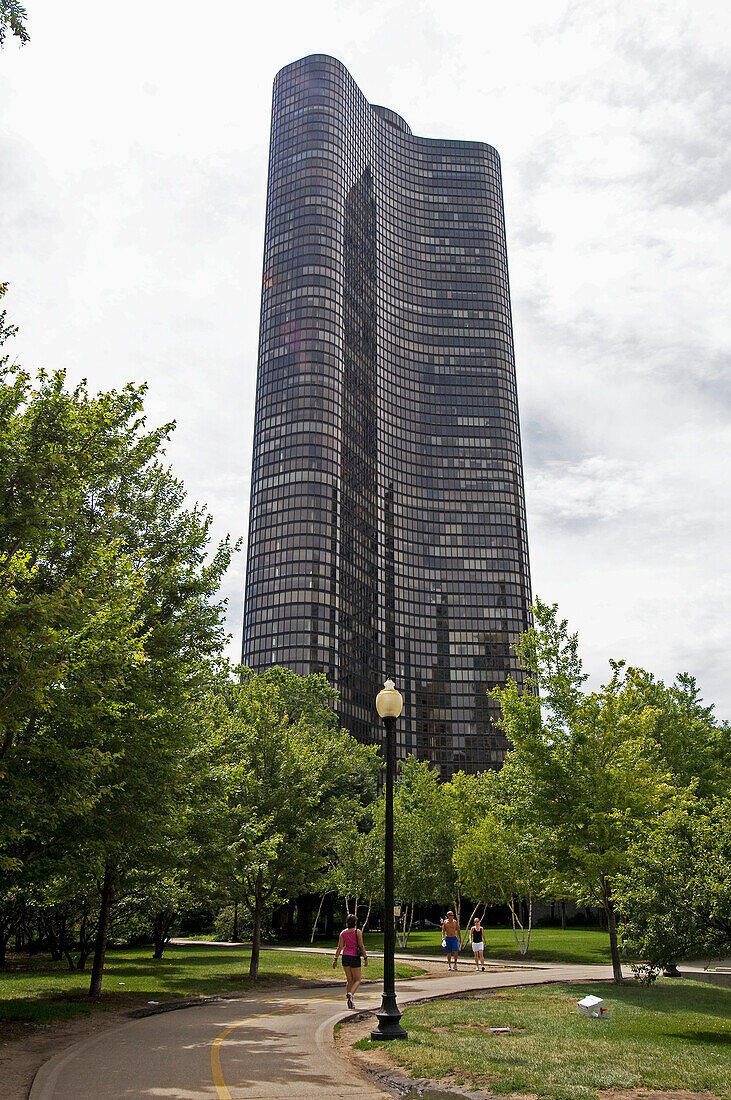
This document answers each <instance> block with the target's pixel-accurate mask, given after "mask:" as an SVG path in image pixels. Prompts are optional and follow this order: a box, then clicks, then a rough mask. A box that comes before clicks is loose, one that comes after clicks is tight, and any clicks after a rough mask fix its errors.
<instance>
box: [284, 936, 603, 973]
mask: <svg viewBox="0 0 731 1100" xmlns="http://www.w3.org/2000/svg"><path fill="white" fill-rule="evenodd" d="M485 931H486V934H485V958H486V959H506V960H510V961H517V962H521V961H523V962H556V963H588V964H591V963H597V964H601V963H610V962H611V961H612V960H611V956H610V954H609V935H608V934H607V933H606V932H601V931H599V929H598V928H596V929H595V928H567V929H565V930H563V929H561V928H534V929H533V931H532V932H531V937H530V950H529V951H528V954H527V955H521V954H520V952H519V951H518V949H517V947H516V946H515V937H514V936H513V930H512V928H487V929H486V930H485ZM336 942H337V941H333V949H334V945H335V943H336ZM300 945H301V946H309V943H307V944H304V943H301V941H300ZM366 945H367V947H368V948H369V950H372V951H380V950H382V947H383V936H382V934H381V933H380V932H373V933H370V932H366ZM313 946H314V947H324V946H327V947H329V946H330V943H329V942H328V941H325V940H316V941H315V943H314V945H313ZM396 952H397V953H399V954H406V955H411V954H413V955H443V954H444V949H443V948H442V936H441V933H440V931H439V929H438V928H429V929H424V930H419V931H418V932H412V933H411V935H410V936H409V943H408V947H407V948H406V949H405V950H404V949H403V948H401V947H399V945H398V943H397V944H396ZM461 958H463V959H466V960H469V962H472V951H471V949H470V945H469V936H467V946H466V948H463V949H462V954H461Z"/></svg>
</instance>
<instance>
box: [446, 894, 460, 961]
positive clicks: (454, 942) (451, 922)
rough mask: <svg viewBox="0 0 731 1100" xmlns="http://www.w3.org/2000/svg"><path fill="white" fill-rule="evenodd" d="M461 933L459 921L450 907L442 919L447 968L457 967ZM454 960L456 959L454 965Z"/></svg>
mask: <svg viewBox="0 0 731 1100" xmlns="http://www.w3.org/2000/svg"><path fill="white" fill-rule="evenodd" d="M459 935H460V933H459V921H458V920H457V918H456V917H455V915H454V913H453V912H452V910H451V909H450V910H449V912H448V913H447V915H446V917H445V918H444V920H443V921H442V947H443V948H444V950H445V952H446V955H447V970H456V969H457V958H458V956H459ZM452 960H454V966H452Z"/></svg>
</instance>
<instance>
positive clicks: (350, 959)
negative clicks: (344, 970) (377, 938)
mask: <svg viewBox="0 0 731 1100" xmlns="http://www.w3.org/2000/svg"><path fill="white" fill-rule="evenodd" d="M343 966H352V967H353V969H356V968H357V969H358V970H360V955H343Z"/></svg>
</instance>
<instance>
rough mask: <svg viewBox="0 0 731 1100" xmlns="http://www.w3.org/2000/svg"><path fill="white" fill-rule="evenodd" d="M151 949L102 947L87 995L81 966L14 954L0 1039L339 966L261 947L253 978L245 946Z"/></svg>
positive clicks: (378, 971) (374, 968) (376, 962)
mask: <svg viewBox="0 0 731 1100" xmlns="http://www.w3.org/2000/svg"><path fill="white" fill-rule="evenodd" d="M151 956H152V948H150V947H145V948H139V947H137V948H112V949H110V950H109V951H108V952H107V957H106V966H105V968H104V981H103V985H102V996H101V998H99V999H98V1000H90V999H89V998H88V997H87V990H88V988H89V972H88V971H87V972H85V973H81V974H79V973H76V972H73V971H70V970H68V969H65V968H64V967H63V966H62V965H61V964H60V963H53V962H51V961H50V960H49V959H48V958H47V957H42V956H39V957H36V958H31V959H26V958H22V959H16V960H12V959H11V961H10V964H9V968H8V970H6V971H3V972H0V1039H7V1038H11V1037H13V1036H16V1035H18V1034H19V1033H22V1030H23V1029H24V1028H26V1027H27V1026H28V1025H36V1026H42V1025H48V1024H51V1023H53V1022H54V1021H56V1020H68V1019H70V1018H71V1017H73V1016H78V1015H88V1014H89V1013H91V1012H95V1011H99V1010H104V1009H111V1008H123V1007H124V1006H125V1005H129V1007H130V1008H132V1007H137V1006H138V1005H140V1004H145V1003H146V1002H147V1001H148V1000H149V1001H160V1002H162V1001H169V1000H174V999H177V998H181V997H196V996H206V995H209V994H214V993H218V994H227V993H228V994H231V993H234V992H239V991H241V990H247V989H251V988H254V987H257V988H258V987H259V986H264V987H271V986H272V985H274V984H285V983H286V982H289V981H298V980H299V981H308V980H309V981H315V980H325V979H330V980H338V979H340V978H341V977H342V968H339V969H338V971H335V970H333V968H332V958H331V957H328V956H326V955H305V954H303V953H300V952H295V951H291V952H289V951H263V952H262V954H261V961H260V967H259V981H258V982H257V983H252V982H251V980H250V979H249V976H248V971H249V960H250V957H251V952H250V949H249V948H248V947H243V946H242V947H208V946H203V945H201V946H198V945H197V944H195V945H194V944H187V945H186V946H184V947H182V946H181V947H173V946H169V947H168V948H166V951H165V956H164V958H162V959H153V958H152V957H151ZM421 973H423V971H422V970H421V969H419V967H418V966H415V965H414V966H412V965H410V964H403V963H400V964H397V966H396V977H397V978H411V977H413V976H414V975H416V974H421ZM363 977H364V979H365V980H374V979H379V978H382V977H383V965H382V963H381V960H380V959H373V960H370V961H369V965H368V966H367V967H365V968H364V969H363Z"/></svg>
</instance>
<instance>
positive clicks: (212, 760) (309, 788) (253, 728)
mask: <svg viewBox="0 0 731 1100" xmlns="http://www.w3.org/2000/svg"><path fill="white" fill-rule="evenodd" d="M304 680H305V681H306V682H303V678H302V677H298V676H295V674H294V673H292V672H289V671H288V670H286V669H276V670H269V671H268V672H265V673H262V674H260V675H254V674H253V673H250V672H248V671H244V673H243V675H242V679H241V683H240V684H238V685H234V684H229V685H227V686H226V688H225V691H224V692H223V693H221V694H219V695H218V696H217V697H213V698H211V700H210V702H209V712H210V715H211V718H210V721H209V735H208V740H207V744H206V746H205V748H204V750H203V751H204V752H205V754H206V758H207V767H206V769H204V771H203V772H202V773H201V774H202V776H203V784H204V788H205V791H206V793H207V800H206V801H207V810H206V811H205V812H203V813H201V815H200V817H199V820H198V822H197V827H196V830H195V835H196V837H197V842H198V845H199V859H200V860H201V861H202V862H203V864H205V865H207V866H208V867H209V868H211V871H210V873H211V875H212V878H213V880H214V882H215V884H216V885H217V886H218V889H219V890H220V891H221V893H222V894H223V895H224V896H227V897H228V898H229V899H231V900H238V901H241V902H243V903H244V904H245V905H246V906H247V907H248V908H249V910H250V912H251V913H252V917H253V923H254V928H253V940H254V947H253V951H252V962H251V967H252V969H251V976H252V977H256V972H257V967H258V952H259V942H260V936H261V923H262V920H263V917H264V913H265V911H266V909H267V908H269V907H271V906H272V905H274V904H275V903H276V902H278V901H281V900H283V899H285V898H287V897H289V896H294V895H296V894H298V893H301V892H304V891H305V890H307V889H310V888H311V887H312V886H313V885H314V884H316V883H317V882H318V881H319V879H320V878H321V875H322V871H323V867H324V866H325V864H326V862H327V852H328V850H330V849H332V848H333V846H334V845H335V843H336V841H337V839H338V837H339V836H340V835H341V834H343V833H348V831H349V830H350V828H351V825H352V822H353V821H357V820H358V819H359V818H360V817H361V815H362V813H363V806H364V804H365V803H366V802H367V801H369V799H371V798H372V797H373V794H374V793H375V780H376V775H377V771H378V761H377V756H376V750H375V749H374V748H372V747H369V746H364V745H360V744H358V742H356V741H355V739H354V738H353V737H351V735H350V734H349V733H347V731H345V730H342V729H340V728H339V727H338V725H337V723H336V722H335V721H334V718H333V713H332V708H331V706H330V704H331V702H332V699H333V691H332V688H331V687H330V685H329V684H328V683H327V680H325V678H324V677H323V676H309V677H306V678H304Z"/></svg>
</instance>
